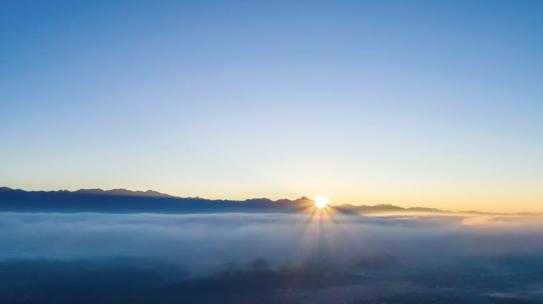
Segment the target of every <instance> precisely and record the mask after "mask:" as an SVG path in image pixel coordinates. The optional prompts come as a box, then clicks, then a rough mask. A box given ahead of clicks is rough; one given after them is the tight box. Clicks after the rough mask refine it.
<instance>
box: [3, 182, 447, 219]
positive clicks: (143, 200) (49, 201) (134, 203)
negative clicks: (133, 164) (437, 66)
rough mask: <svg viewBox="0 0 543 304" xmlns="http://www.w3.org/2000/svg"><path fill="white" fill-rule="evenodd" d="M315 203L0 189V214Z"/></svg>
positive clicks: (292, 207)
mask: <svg viewBox="0 0 543 304" xmlns="http://www.w3.org/2000/svg"><path fill="white" fill-rule="evenodd" d="M313 206H314V202H313V201H312V200H311V199H309V198H307V197H301V198H298V199H295V200H289V199H280V200H270V199H267V198H255V199H247V200H243V201H241V200H212V199H205V198H199V197H177V196H172V195H168V194H164V193H160V192H157V191H152V190H147V191H131V190H126V189H112V190H102V189H80V190H77V191H67V190H58V191H25V190H21V189H12V188H8V187H0V211H12V212H24V211H27V212H105V213H127V212H128V213H130V212H133V213H145V212H150V213H202V212H287V213H290V212H299V211H301V210H304V209H307V208H312V207H313ZM331 208H334V209H335V210H337V211H340V212H344V213H376V212H380V213H383V212H423V213H424V212H426V213H445V212H449V211H445V210H440V209H434V208H421V207H412V208H403V207H399V206H395V205H390V204H380V205H373V206H368V205H361V206H360V205H350V204H343V205H335V206H331Z"/></svg>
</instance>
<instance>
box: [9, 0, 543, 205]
mask: <svg viewBox="0 0 543 304" xmlns="http://www.w3.org/2000/svg"><path fill="white" fill-rule="evenodd" d="M0 138H1V142H0V185H4V186H9V187H16V188H24V189H33V190H37V189H46V190H52V189H78V188H94V187H101V188H119V187H124V188H129V189H138V190H146V189H154V190H158V191H162V192H167V193H170V194H176V195H181V196H203V197H208V198H232V199H239V198H248V197H270V198H281V197H289V198H295V197H298V196H301V195H307V196H314V195H316V194H318V193H322V194H325V195H327V196H329V197H330V198H331V199H332V201H333V202H336V203H364V204H374V203H394V204H398V205H402V206H412V205H417V206H430V207H438V208H446V209H453V210H463V209H478V210H490V211H521V210H523V211H543V1H450V2H447V1H420V2H418V1H397V2H396V1H352V2H350V1H325V2H321V1H284V2H283V1H217V2H213V1H194V2H190V1H2V2H0Z"/></svg>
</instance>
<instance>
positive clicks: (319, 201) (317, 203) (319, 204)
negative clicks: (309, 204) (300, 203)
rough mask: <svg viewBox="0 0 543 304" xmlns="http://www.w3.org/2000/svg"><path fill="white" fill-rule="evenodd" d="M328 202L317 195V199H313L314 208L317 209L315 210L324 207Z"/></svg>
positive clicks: (323, 197)
mask: <svg viewBox="0 0 543 304" xmlns="http://www.w3.org/2000/svg"><path fill="white" fill-rule="evenodd" d="M329 202H330V200H329V199H328V198H327V197H325V196H322V195H317V197H315V207H317V209H322V208H324V207H326V206H327V205H328V203H329Z"/></svg>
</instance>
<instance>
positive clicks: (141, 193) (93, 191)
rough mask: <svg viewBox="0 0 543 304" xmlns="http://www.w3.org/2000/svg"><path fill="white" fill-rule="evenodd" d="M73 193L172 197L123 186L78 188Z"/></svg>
mask: <svg viewBox="0 0 543 304" xmlns="http://www.w3.org/2000/svg"><path fill="white" fill-rule="evenodd" d="M74 193H80V194H95V195H119V196H146V197H173V196H171V195H168V194H165V193H160V192H157V191H153V190H147V191H132V190H127V189H124V188H117V189H111V190H103V189H99V188H96V189H79V190H77V191H74Z"/></svg>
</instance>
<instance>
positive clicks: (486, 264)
mask: <svg viewBox="0 0 543 304" xmlns="http://www.w3.org/2000/svg"><path fill="white" fill-rule="evenodd" d="M542 228H543V218H541V217H539V216H504V215H496V216H492V215H460V214H456V215H410V214H403V215H395V216H394V215H391V216H360V215H343V214H339V213H334V212H333V210H332V209H329V210H327V211H321V212H316V213H313V214H251V213H243V214H242V213H236V214H180V215H171V214H170V215H165V214H95V213H79V214H51V213H0V244H1V245H0V280H2V282H6V283H5V284H3V285H4V286H2V287H0V292H1V294H2V295H1V296H0V297H2V299H4V301H2V303H4V302H5V303H8V302H10V301H11V302H14V303H15V302H19V301H22V302H28V303H64V302H66V303H68V302H69V301H77V302H79V303H87V302H88V303H92V302H93V301H95V302H96V301H98V302H102V303H117V302H115V301H116V300H115V299H117V300H118V299H124V300H127V301H131V302H132V303H139V302H138V301H140V302H141V303H171V302H175V301H177V300H179V301H183V300H185V301H194V302H200V303H203V302H209V303H216V302H217V303H218V302H221V303H225V302H226V303H245V302H247V303H249V302H251V301H259V299H260V300H262V298H261V297H265V299H267V300H266V302H277V303H303V302H307V303H315V302H322V303H325V302H331V303H336V302H335V301H333V300H341V301H344V302H348V303H349V302H351V303H366V302H365V301H372V302H377V303H379V301H383V302H386V301H389V302H393V303H411V302H417V301H422V302H432V301H434V302H436V301H437V302H440V303H443V302H446V301H448V300H445V299H450V300H451V302H454V303H462V302H463V301H465V302H466V303H470V302H473V301H477V302H484V301H487V302H488V303H509V302H507V301H513V302H514V303H519V301H525V302H524V303H538V301H541V300H543V297H542V290H543V288H542V286H543V285H542V284H543V269H542V268H541V266H543V229H542ZM134 288H136V289H137V290H135V289H134ZM104 290H107V292H104ZM396 296H398V297H399V298H395V297H396ZM441 297H443V298H441ZM0 300H1V299H0ZM513 302H511V303H513ZM485 303H486V302H485Z"/></svg>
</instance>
